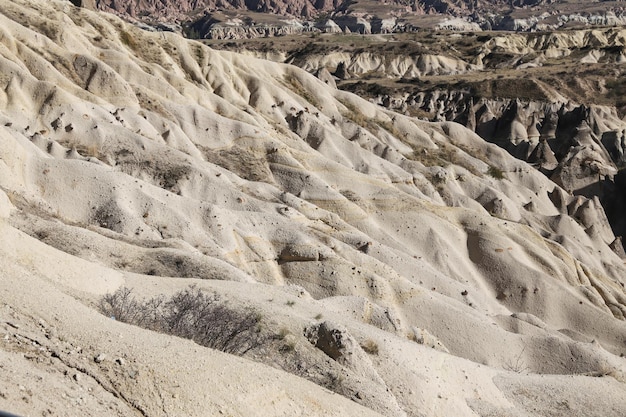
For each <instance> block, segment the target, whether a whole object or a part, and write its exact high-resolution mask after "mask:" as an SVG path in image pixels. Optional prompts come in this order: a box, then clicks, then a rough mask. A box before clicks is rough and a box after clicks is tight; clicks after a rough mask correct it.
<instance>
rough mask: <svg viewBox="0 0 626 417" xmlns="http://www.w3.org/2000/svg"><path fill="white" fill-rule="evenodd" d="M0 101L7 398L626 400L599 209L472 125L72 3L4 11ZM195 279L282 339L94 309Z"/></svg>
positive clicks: (28, 408)
mask: <svg viewBox="0 0 626 417" xmlns="http://www.w3.org/2000/svg"><path fill="white" fill-rule="evenodd" d="M0 87H1V89H0V91H1V93H0V190H2V191H1V192H0V270H1V271H2V279H0V359H1V361H0V369H1V370H2V372H0V382H1V383H2V385H0V409H3V410H4V409H6V410H8V411H12V412H16V413H19V414H23V415H39V414H42V413H52V414H58V415H74V414H76V413H77V412H79V411H80V413H81V414H84V415H98V416H99V415H102V416H105V415H106V416H108V415H120V416H121V415H132V414H143V415H148V416H168V415H188V416H213V415H219V414H220V413H221V414H224V415H233V416H250V415H277V416H278V415H289V416H292V415H307V416H309V415H319V416H328V415H337V416H340V415H341V416H344V415H362V416H367V415H372V416H373V415H387V416H401V415H407V416H450V415H455V416H476V415H485V416H496V415H515V416H532V415H567V416H572V415H573V416H609V415H622V414H624V412H625V411H626V400H625V398H626V395H625V394H626V389H625V386H624V383H625V382H626V379H625V375H624V372H625V370H626V365H625V363H624V359H623V358H620V354H624V353H626V345H625V340H626V323H625V321H624V316H625V315H626V293H625V291H624V284H625V281H624V277H625V276H626V268H625V267H624V261H623V260H622V259H620V258H619V257H618V256H617V255H616V254H615V253H614V252H613V251H612V250H611V248H610V247H609V244H611V243H613V241H614V239H615V237H614V236H613V235H612V233H611V231H610V228H609V227H607V222H606V217H605V215H604V213H603V212H602V210H601V207H600V206H599V204H597V202H594V201H589V200H585V199H584V198H582V197H577V198H574V197H573V196H571V195H569V194H568V193H567V192H565V191H564V190H562V189H561V188H559V187H558V186H557V185H555V183H553V182H551V181H550V180H549V179H547V178H546V177H545V176H543V175H542V174H540V173H539V172H537V171H535V170H534V169H533V168H531V167H530V166H529V165H527V164H525V163H523V162H520V161H517V160H515V159H513V158H512V157H510V156H509V155H508V154H507V153H506V152H505V151H503V150H502V149H500V148H498V147H496V146H494V145H490V144H487V143H485V142H484V141H482V140H481V139H480V138H479V137H478V136H477V135H475V134H474V133H472V132H470V131H469V130H467V129H465V128H464V127H462V126H460V125H458V124H454V123H437V124H430V123H425V122H420V121H418V120H416V119H410V118H407V117H404V116H402V115H399V114H395V113H393V112H389V111H386V110H384V109H381V108H380V107H377V106H375V105H373V104H371V103H368V102H366V101H364V100H362V99H360V98H359V97H357V96H354V95H351V94H348V93H345V92H342V91H338V90H336V89H334V88H332V87H331V86H328V85H326V84H325V83H323V82H321V81H319V80H318V79H316V78H315V77H313V76H311V75H309V74H308V73H306V72H305V71H302V70H299V69H297V68H295V67H290V66H287V65H281V64H276V63H272V62H268V61H262V60H256V59H254V58H251V57H247V56H242V55H236V54H232V53H218V52H215V51H213V50H211V49H208V48H206V47H204V46H202V45H201V44H199V43H196V42H188V41H186V40H184V39H182V38H180V37H178V36H176V35H174V34H166V33H148V32H142V31H140V30H139V29H136V28H133V27H131V26H129V25H126V24H124V23H123V22H122V21H120V20H119V19H117V18H115V17H112V16H110V15H106V14H97V13H94V12H91V11H88V10H84V9H78V8H74V7H72V6H71V5H70V4H69V3H68V2H59V1H46V2H43V1H31V0H16V1H10V2H9V1H1V2H0ZM500 176H502V178H499V177H500ZM192 283H193V284H196V285H197V286H198V287H199V288H201V289H203V290H206V291H212V292H216V293H217V294H219V295H220V296H221V297H223V298H224V299H226V300H228V301H229V303H230V304H231V305H232V306H233V308H254V309H255V310H256V311H257V312H259V313H260V314H261V317H262V325H263V326H262V329H263V331H265V332H268V333H269V334H275V335H280V337H278V336H276V337H273V338H270V339H269V340H268V341H267V343H266V345H263V346H261V347H260V348H259V349H257V350H254V351H251V352H250V353H249V354H247V355H246V358H243V359H242V358H238V357H234V356H230V355H226V354H223V353H221V352H216V351H213V350H211V349H208V348H204V347H201V346H199V345H196V344H194V343H193V342H191V341H186V340H183V339H180V338H175V337H171V336H167V335H162V334H158V333H154V332H150V331H148V330H143V329H140V328H137V327H134V326H131V325H127V324H124V323H121V322H118V321H115V320H112V319H111V318H109V317H105V316H103V315H101V314H100V313H98V312H97V302H98V300H99V299H100V297H101V295H102V294H104V293H107V292H110V291H112V290H114V289H115V288H118V287H120V286H122V285H125V286H128V287H130V288H133V291H134V293H135V294H137V295H138V296H144V297H153V296H157V295H159V294H165V295H171V294H173V293H174V292H176V291H177V290H180V289H183V288H186V287H187V286H188V285H190V284H192ZM322 322H324V323H326V322H328V323H332V326H330V325H329V326H330V327H333V326H334V327H333V328H334V329H336V330H337V331H338V332H339V333H340V334H341V338H342V339H341V340H345V341H346V342H345V343H343V344H342V345H341V346H342V347H340V348H338V349H339V350H340V351H341V352H342V353H341V355H343V356H339V357H335V358H334V359H333V358H331V357H330V356H328V355H327V354H326V353H324V352H323V351H322V350H321V349H318V348H317V347H316V346H315V345H314V344H312V343H311V342H310V341H309V339H307V337H305V329H307V328H310V327H311V326H312V325H313V326H315V325H318V324H319V323H322ZM312 340H314V339H313V338H312ZM102 355H104V356H102ZM96 358H97V360H96ZM307 380H308V381H307ZM329 390H333V391H335V392H336V393H338V394H341V395H336V394H333V393H332V392H331V391H329ZM48 410H49V411H48ZM77 410H79V411H77Z"/></svg>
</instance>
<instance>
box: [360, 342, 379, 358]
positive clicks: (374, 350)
mask: <svg viewBox="0 0 626 417" xmlns="http://www.w3.org/2000/svg"><path fill="white" fill-rule="evenodd" d="M361 348H363V350H364V351H365V353H369V354H370V355H378V343H376V342H374V341H373V340H372V339H367V340H366V341H364V342H363V343H362V344H361Z"/></svg>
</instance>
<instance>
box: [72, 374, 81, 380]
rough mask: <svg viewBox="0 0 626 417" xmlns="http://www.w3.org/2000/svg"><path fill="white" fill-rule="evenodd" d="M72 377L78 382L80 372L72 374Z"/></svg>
mask: <svg viewBox="0 0 626 417" xmlns="http://www.w3.org/2000/svg"><path fill="white" fill-rule="evenodd" d="M72 378H74V381H76V382H78V381H80V374H79V373H78V372H77V373H75V374H74V375H72Z"/></svg>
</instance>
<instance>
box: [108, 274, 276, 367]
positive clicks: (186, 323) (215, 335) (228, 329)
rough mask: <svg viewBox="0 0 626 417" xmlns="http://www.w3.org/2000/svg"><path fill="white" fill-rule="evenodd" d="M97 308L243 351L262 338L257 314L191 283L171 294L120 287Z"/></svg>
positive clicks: (124, 319)
mask: <svg viewBox="0 0 626 417" xmlns="http://www.w3.org/2000/svg"><path fill="white" fill-rule="evenodd" d="M100 311H101V312H102V313H103V314H105V315H106V316H109V317H111V318H114V319H115V320H119V321H122V322H124V323H129V324H133V325H136V326H140V327H144V328H146V329H150V330H155V331H158V332H161V333H166V334H171V335H174V336H178V337H183V338H185V339H191V340H193V341H194V342H196V343H198V344H199V345H202V346H206V347H210V348H213V349H217V350H221V351H223V352H227V353H233V354H239V355H243V354H245V353H247V352H249V351H250V350H253V349H255V348H258V347H259V346H260V345H261V344H262V343H263V342H264V341H265V338H266V337H265V335H264V333H263V332H262V331H261V330H262V329H261V319H262V317H261V315H260V314H259V313H258V312H256V311H255V310H253V309H249V308H236V307H233V306H230V305H229V304H228V302H226V301H224V300H222V299H221V298H220V296H219V295H217V294H214V293H213V294H211V293H205V292H204V291H202V290H200V289H199V288H197V287H195V286H190V287H189V288H186V289H184V290H181V291H179V292H177V293H175V294H174V295H172V297H171V298H169V299H166V298H164V297H162V296H159V297H153V298H149V299H138V298H136V297H135V296H134V295H133V294H132V290H131V289H129V288H126V287H122V288H120V289H118V290H117V291H115V292H114V293H112V294H107V295H105V296H104V297H103V298H102V299H101V301H100Z"/></svg>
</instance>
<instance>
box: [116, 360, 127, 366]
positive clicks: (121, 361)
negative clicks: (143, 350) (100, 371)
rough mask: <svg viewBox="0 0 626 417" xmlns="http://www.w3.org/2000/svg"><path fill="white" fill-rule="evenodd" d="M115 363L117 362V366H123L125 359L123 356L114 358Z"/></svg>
mask: <svg viewBox="0 0 626 417" xmlns="http://www.w3.org/2000/svg"><path fill="white" fill-rule="evenodd" d="M115 363H117V364H118V365H119V366H124V365H125V364H126V361H125V360H124V358H117V359H115Z"/></svg>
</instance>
